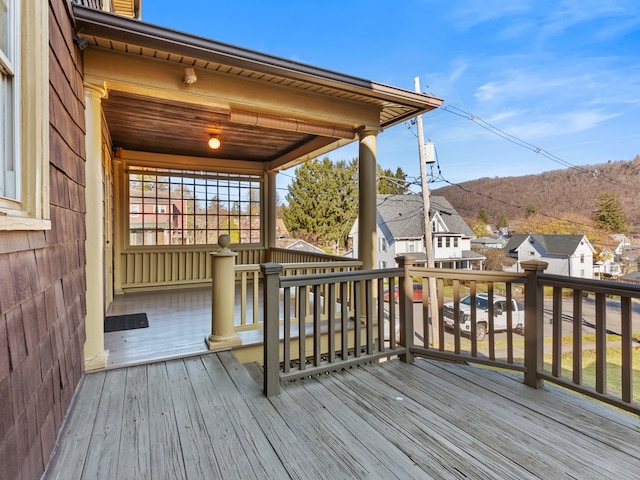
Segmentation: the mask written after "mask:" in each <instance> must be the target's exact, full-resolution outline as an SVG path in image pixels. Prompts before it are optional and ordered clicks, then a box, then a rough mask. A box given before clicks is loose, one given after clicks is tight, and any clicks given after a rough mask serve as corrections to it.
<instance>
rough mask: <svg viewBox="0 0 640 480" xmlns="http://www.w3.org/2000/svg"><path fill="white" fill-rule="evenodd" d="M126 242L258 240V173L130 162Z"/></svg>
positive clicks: (137, 243) (259, 222) (206, 243)
mask: <svg viewBox="0 0 640 480" xmlns="http://www.w3.org/2000/svg"><path fill="white" fill-rule="evenodd" d="M128 179H129V213H130V215H129V244H130V245H131V246H141V245H213V244H217V242H218V237H219V236H220V235H222V234H228V235H229V236H230V237H231V242H232V243H235V244H239V243H243V244H246V243H250V244H259V243H261V240H262V234H261V232H262V229H261V226H262V222H261V215H260V211H261V208H260V198H261V191H262V189H261V185H262V183H261V177H259V176H257V175H245V176H238V175H230V174H222V173H211V172H196V171H189V170H168V169H157V168H142V167H131V168H130V169H129V172H128Z"/></svg>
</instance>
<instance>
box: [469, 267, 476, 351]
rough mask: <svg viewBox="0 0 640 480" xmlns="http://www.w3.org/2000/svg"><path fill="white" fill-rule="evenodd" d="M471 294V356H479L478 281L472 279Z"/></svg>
mask: <svg viewBox="0 0 640 480" xmlns="http://www.w3.org/2000/svg"><path fill="white" fill-rule="evenodd" d="M469 295H471V305H470V307H471V312H470V314H471V318H470V319H469V321H470V322H471V356H472V357H477V356H478V337H477V325H476V318H477V315H478V305H477V303H476V282H475V281H474V280H472V281H471V282H470V284H469Z"/></svg>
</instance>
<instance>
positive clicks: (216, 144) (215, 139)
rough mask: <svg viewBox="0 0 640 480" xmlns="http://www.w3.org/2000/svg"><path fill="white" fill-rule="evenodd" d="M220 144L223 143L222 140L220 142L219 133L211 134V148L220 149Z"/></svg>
mask: <svg viewBox="0 0 640 480" xmlns="http://www.w3.org/2000/svg"><path fill="white" fill-rule="evenodd" d="M220 145H222V142H220V139H219V138H218V136H217V135H211V137H209V148H210V149H211V150H217V149H219V148H220Z"/></svg>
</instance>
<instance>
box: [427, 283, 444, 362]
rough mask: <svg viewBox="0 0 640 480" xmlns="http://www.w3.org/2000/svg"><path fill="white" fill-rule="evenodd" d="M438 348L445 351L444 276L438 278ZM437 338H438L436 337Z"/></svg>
mask: <svg viewBox="0 0 640 480" xmlns="http://www.w3.org/2000/svg"><path fill="white" fill-rule="evenodd" d="M437 293H438V323H439V325H438V338H437V341H438V350H440V351H441V352H444V278H438V292H437ZM434 340H436V339H434ZM425 341H428V339H425Z"/></svg>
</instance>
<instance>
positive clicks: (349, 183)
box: [283, 157, 358, 247]
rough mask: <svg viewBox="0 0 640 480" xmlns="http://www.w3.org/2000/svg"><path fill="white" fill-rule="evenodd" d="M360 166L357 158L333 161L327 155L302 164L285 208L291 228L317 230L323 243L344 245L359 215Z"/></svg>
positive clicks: (305, 232) (294, 231)
mask: <svg viewBox="0 0 640 480" xmlns="http://www.w3.org/2000/svg"><path fill="white" fill-rule="evenodd" d="M357 168H358V165H357V161H356V160H355V159H352V160H351V161H349V162H347V161H344V160H340V161H337V162H336V163H333V162H332V161H331V160H330V159H329V158H326V157H325V158H324V159H323V160H318V159H314V160H311V161H309V162H306V163H304V164H302V165H300V166H299V167H298V168H297V169H296V171H295V178H294V179H293V181H292V182H291V184H290V185H289V192H288V193H287V196H286V203H287V206H286V207H284V208H283V219H284V222H285V225H286V226H287V229H288V230H289V232H291V233H292V234H294V235H298V236H302V235H308V234H314V235H317V238H318V241H319V242H320V243H321V244H323V245H327V246H330V245H332V244H333V243H334V242H337V243H338V245H339V246H340V247H344V246H345V245H346V241H347V237H348V234H349V229H350V228H351V225H353V222H354V221H355V219H356V217H357V215H358V181H357V173H358V170H357Z"/></svg>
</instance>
